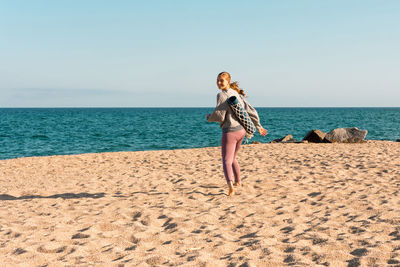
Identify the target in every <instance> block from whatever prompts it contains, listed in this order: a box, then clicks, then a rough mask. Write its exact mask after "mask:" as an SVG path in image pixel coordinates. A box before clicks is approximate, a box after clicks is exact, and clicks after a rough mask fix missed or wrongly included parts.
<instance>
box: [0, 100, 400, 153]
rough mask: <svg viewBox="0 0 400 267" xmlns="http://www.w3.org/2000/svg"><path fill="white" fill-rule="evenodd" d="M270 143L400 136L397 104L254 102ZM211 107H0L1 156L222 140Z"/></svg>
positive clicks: (200, 144)
mask: <svg viewBox="0 0 400 267" xmlns="http://www.w3.org/2000/svg"><path fill="white" fill-rule="evenodd" d="M256 109H257V111H258V114H259V116H260V120H261V123H262V125H263V126H264V128H266V129H267V130H268V132H269V133H268V135H267V136H266V137H262V136H260V135H259V134H256V135H255V136H254V137H253V138H252V139H251V140H250V142H252V141H258V142H261V143H268V142H271V141H272V140H274V139H278V138H281V137H283V136H285V135H287V134H291V135H293V137H294V139H296V140H302V139H303V137H304V136H305V135H306V134H307V132H309V131H310V130H313V129H319V130H321V131H324V132H329V131H331V130H333V129H335V128H343V127H345V128H346V127H357V128H359V129H365V130H368V134H367V137H366V139H367V140H390V141H396V140H397V139H400V108H397V107H395V108H256ZM212 111H213V108H0V160H4V159H12V158H20V157H33V156H48V155H71V154H82V153H99V152H116V151H144V150H172V149H185V148H201V147H215V146H219V145H220V144H221V130H220V128H219V124H218V123H209V122H206V119H205V118H206V114H207V113H211V112H212Z"/></svg>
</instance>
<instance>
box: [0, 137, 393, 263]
mask: <svg viewBox="0 0 400 267" xmlns="http://www.w3.org/2000/svg"><path fill="white" fill-rule="evenodd" d="M238 160H239V163H240V165H241V170H242V179H243V185H242V186H241V187H239V188H238V189H237V190H236V192H235V195H234V196H233V197H228V196H227V192H228V189H227V186H226V183H225V180H224V177H223V172H222V166H221V160H220V148H219V147H214V148H200V149H186V150H172V151H145V152H116V153H99V154H83V155H71V156H50V157H32V158H20V159H11V160H1V161H0V262H1V266H231V267H233V266H237V267H239V266H242V267H243V266H287V265H294V266H382V265H390V266H396V265H399V264H400V208H399V207H400V198H399V186H400V143H395V142H379V141H368V142H367V143H364V144H257V145H245V146H243V147H242V150H241V151H240V152H239V156H238Z"/></svg>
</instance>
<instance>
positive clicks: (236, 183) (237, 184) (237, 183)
mask: <svg viewBox="0 0 400 267" xmlns="http://www.w3.org/2000/svg"><path fill="white" fill-rule="evenodd" d="M233 185H234V186H240V185H241V183H240V182H235V183H234V184H233Z"/></svg>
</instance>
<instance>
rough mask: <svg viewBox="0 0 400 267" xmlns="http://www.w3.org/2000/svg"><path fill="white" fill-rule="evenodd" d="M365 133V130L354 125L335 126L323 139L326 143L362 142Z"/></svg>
mask: <svg viewBox="0 0 400 267" xmlns="http://www.w3.org/2000/svg"><path fill="white" fill-rule="evenodd" d="M367 133H368V131H367V130H360V129H358V128H356V127H352V128H337V129H334V130H332V131H330V132H329V133H327V134H326V136H325V138H324V141H325V142H328V143H363V142H365V140H364V139H365V137H366V136H367Z"/></svg>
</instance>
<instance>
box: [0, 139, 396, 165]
mask: <svg viewBox="0 0 400 267" xmlns="http://www.w3.org/2000/svg"><path fill="white" fill-rule="evenodd" d="M256 142H257V143H255V144H252V143H248V144H244V143H243V144H242V146H247V145H269V144H292V143H293V144H316V145H321V144H346V145H352V144H353V145H354V144H364V145H365V144H370V143H374V142H383V143H386V142H387V143H399V141H396V140H369V139H366V140H365V142H363V143H312V142H308V143H303V142H302V141H296V142H275V143H273V142H271V141H270V142H268V143H262V142H259V141H256ZM216 147H219V148H220V147H221V146H210V147H193V148H176V149H158V150H134V151H131V150H122V151H107V152H87V153H77V154H55V155H43V156H23V157H17V158H6V159H0V162H1V161H4V160H13V159H25V158H41V157H57V156H79V155H90V154H102V153H122V152H146V151H152V152H155V151H175V150H190V149H206V148H216Z"/></svg>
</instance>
